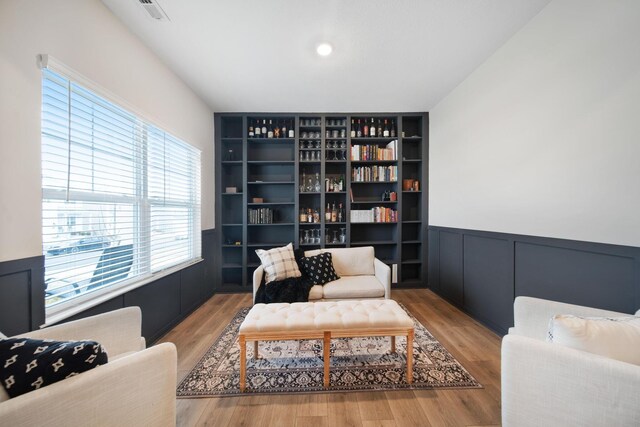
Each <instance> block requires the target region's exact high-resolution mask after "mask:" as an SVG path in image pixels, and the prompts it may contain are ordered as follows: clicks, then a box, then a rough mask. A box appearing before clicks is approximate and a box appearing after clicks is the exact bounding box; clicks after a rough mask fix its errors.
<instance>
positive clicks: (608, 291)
mask: <svg viewBox="0 0 640 427" xmlns="http://www.w3.org/2000/svg"><path fill="white" fill-rule="evenodd" d="M428 265H429V274H428V277H429V288H430V289H432V290H433V291H434V292H436V293H438V294H439V295H441V296H442V297H443V298H445V299H447V300H449V301H450V302H451V303H452V304H454V305H456V306H458V307H460V308H461V309H463V310H464V311H466V312H467V313H469V314H470V315H472V316H473V317H474V318H476V319H477V320H478V321H480V322H482V323H484V324H485V325H486V326H488V327H489V328H491V329H493V330H494V331H496V332H498V333H500V334H505V333H506V332H507V330H508V328H509V327H510V326H513V300H514V298H515V297H516V296H520V295H523V296H532V297H538V298H544V299H550V300H555V301H562V302H567V303H570V304H579V305H586V306H590V307H597V308H603V309H607V310H615V311H620V312H623V313H633V312H635V311H636V310H637V309H638V308H640V248H638V247H629V246H618V245H607V244H601V243H591V242H578V241H571V240H564V239H552V238H545V237H535V236H523V235H516V234H508V233H494V232H488V231H477V230H463V229H455V228H448V227H437V226H429V264H428Z"/></svg>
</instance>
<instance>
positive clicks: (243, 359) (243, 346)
mask: <svg viewBox="0 0 640 427" xmlns="http://www.w3.org/2000/svg"><path fill="white" fill-rule="evenodd" d="M238 340H239V341H240V391H241V392H243V391H244V389H245V386H246V377H247V341H246V340H245V338H244V335H240V336H239V338H238Z"/></svg>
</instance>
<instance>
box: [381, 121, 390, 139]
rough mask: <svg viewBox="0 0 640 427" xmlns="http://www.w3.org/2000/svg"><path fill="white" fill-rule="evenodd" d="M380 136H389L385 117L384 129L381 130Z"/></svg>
mask: <svg viewBox="0 0 640 427" xmlns="http://www.w3.org/2000/svg"><path fill="white" fill-rule="evenodd" d="M382 136H385V137H387V136H389V126H388V124H387V119H384V130H383V131H382Z"/></svg>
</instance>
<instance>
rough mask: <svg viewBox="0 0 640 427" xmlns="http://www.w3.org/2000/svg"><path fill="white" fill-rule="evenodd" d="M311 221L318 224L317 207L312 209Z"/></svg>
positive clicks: (318, 214)
mask: <svg viewBox="0 0 640 427" xmlns="http://www.w3.org/2000/svg"><path fill="white" fill-rule="evenodd" d="M313 222H314V223H316V224H320V212H318V209H314V210H313Z"/></svg>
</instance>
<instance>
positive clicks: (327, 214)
mask: <svg viewBox="0 0 640 427" xmlns="http://www.w3.org/2000/svg"><path fill="white" fill-rule="evenodd" d="M324 222H331V207H330V206H329V203H327V210H326V211H325V212H324Z"/></svg>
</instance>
